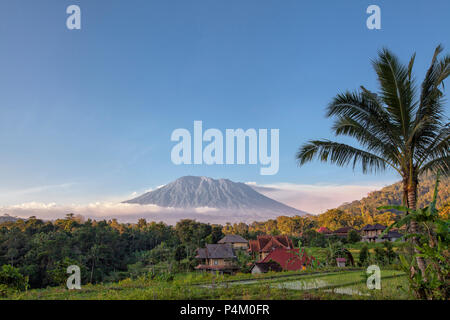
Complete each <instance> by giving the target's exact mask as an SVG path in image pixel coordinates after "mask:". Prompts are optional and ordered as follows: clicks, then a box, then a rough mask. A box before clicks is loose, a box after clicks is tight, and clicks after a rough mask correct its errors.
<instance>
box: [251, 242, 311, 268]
mask: <svg viewBox="0 0 450 320" xmlns="http://www.w3.org/2000/svg"><path fill="white" fill-rule="evenodd" d="M314 259H315V258H314V257H308V256H307V255H306V253H305V252H304V251H301V252H300V249H298V248H297V249H286V248H281V247H279V248H276V249H274V250H272V251H271V252H270V253H269V254H268V255H267V256H266V257H265V258H264V259H262V260H261V261H259V262H257V263H255V264H254V265H253V267H252V269H251V272H252V273H264V272H268V271H297V270H304V269H305V268H306V266H308V265H310V264H311V262H312V260H314ZM275 265H279V267H274V266H275ZM280 269H281V270H280Z"/></svg>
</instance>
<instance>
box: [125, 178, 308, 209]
mask: <svg viewBox="0 0 450 320" xmlns="http://www.w3.org/2000/svg"><path fill="white" fill-rule="evenodd" d="M124 203H134V204H140V205H149V204H153V205H157V206H160V207H171V208H182V209H193V208H205V207H208V208H214V209H222V210H234V211H249V212H250V211H251V212H259V213H261V214H263V213H265V214H269V213H270V214H273V216H274V217H276V216H279V215H289V216H293V215H306V214H307V212H304V211H301V210H297V209H295V208H292V207H289V206H287V205H285V204H283V203H281V202H278V201H275V200H273V199H271V198H268V197H266V196H264V195H262V194H261V193H259V192H257V191H256V190H254V189H253V188H252V187H250V186H248V185H246V184H245V183H240V182H233V181H230V180H228V179H218V180H215V179H212V178H208V177H196V176H186V177H181V178H179V179H177V180H175V181H174V182H171V183H169V184H167V185H165V186H163V187H160V188H158V189H156V190H154V191H150V192H147V193H145V194H143V195H141V196H139V197H137V198H134V199H131V200H127V201H124Z"/></svg>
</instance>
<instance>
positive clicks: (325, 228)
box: [317, 227, 333, 236]
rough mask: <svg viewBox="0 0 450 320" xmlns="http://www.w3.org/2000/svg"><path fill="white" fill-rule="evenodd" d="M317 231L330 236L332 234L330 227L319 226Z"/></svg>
mask: <svg viewBox="0 0 450 320" xmlns="http://www.w3.org/2000/svg"><path fill="white" fill-rule="evenodd" d="M317 232H318V233H321V234H323V235H324V236H330V235H332V233H333V232H332V231H331V230H330V229H328V228H327V227H320V228H319V229H317Z"/></svg>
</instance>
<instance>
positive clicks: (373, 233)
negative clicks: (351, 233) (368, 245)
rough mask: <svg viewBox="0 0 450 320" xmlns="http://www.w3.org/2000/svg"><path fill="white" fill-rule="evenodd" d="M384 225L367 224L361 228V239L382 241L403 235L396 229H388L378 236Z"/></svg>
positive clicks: (393, 239)
mask: <svg viewBox="0 0 450 320" xmlns="http://www.w3.org/2000/svg"><path fill="white" fill-rule="evenodd" d="M384 230H386V227H385V226H383V225H381V224H378V223H377V224H374V225H371V224H368V225H366V226H364V227H363V228H362V229H361V236H362V241H366V242H384V241H396V240H398V239H400V238H401V237H402V236H403V235H402V234H401V233H399V232H397V231H394V230H393V231H389V232H388V233H387V234H385V235H384V236H382V237H381V238H380V235H381V234H382V233H383V231H384Z"/></svg>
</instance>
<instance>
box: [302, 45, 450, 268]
mask: <svg viewBox="0 0 450 320" xmlns="http://www.w3.org/2000/svg"><path fill="white" fill-rule="evenodd" d="M442 51H443V49H442V47H441V46H438V47H437V48H436V50H435V52H434V55H433V58H432V61H431V65H430V67H429V69H428V71H427V72H426V75H425V79H424V80H423V82H422V85H421V90H420V92H417V88H416V81H415V78H414V77H413V66H414V60H415V54H414V55H413V56H412V57H411V59H410V61H409V63H408V64H406V65H405V64H402V63H401V62H400V61H399V59H398V58H397V57H396V56H395V55H394V54H393V53H392V52H391V51H389V50H388V49H383V50H381V51H380V52H379V54H378V58H377V59H375V60H373V62H372V65H373V68H374V70H375V73H376V74H377V79H378V83H379V89H380V90H379V92H378V93H375V92H372V91H370V90H368V89H366V88H365V87H364V86H361V88H360V90H357V91H353V92H350V91H347V92H344V93H341V94H338V95H337V96H336V97H335V98H334V99H333V100H332V102H331V103H330V104H329V106H328V110H327V117H332V118H334V119H335V121H334V125H333V128H332V129H333V131H334V133H335V134H336V135H337V136H347V137H351V138H354V139H355V140H356V141H357V142H358V144H359V146H352V145H349V144H345V143H341V142H335V141H330V140H312V141H309V142H308V143H305V144H304V145H303V146H301V147H300V149H299V151H298V153H297V159H298V163H299V165H304V164H305V163H307V162H310V161H311V160H313V159H314V158H317V159H319V160H320V161H323V162H330V163H333V164H336V165H338V166H347V165H351V166H353V168H357V167H359V168H361V169H362V171H363V173H372V172H381V171H384V170H386V169H387V168H390V169H392V170H394V171H396V172H397V173H398V174H399V175H400V177H401V178H402V191H403V199H402V200H403V204H404V205H405V206H407V207H408V208H411V209H413V210H414V209H416V207H417V191H418V185H419V178H420V177H421V176H422V175H423V174H425V173H427V172H431V171H436V170H441V171H442V172H444V173H448V172H449V171H450V155H449V150H450V141H449V134H450V125H449V123H448V118H447V117H446V116H445V108H444V102H445V100H444V93H443V91H442V89H443V87H444V81H445V80H446V78H447V77H448V76H449V75H450V55H447V56H445V57H443V58H441V59H440V58H439V55H440V54H441V53H442ZM409 228H410V231H411V232H412V233H414V234H415V233H417V231H418V230H417V223H416V222H415V221H414V220H410V224H409ZM412 240H413V242H414V243H415V244H416V245H417V242H418V239H417V237H413V238H412ZM416 258H417V263H418V267H419V269H420V271H421V273H422V275H423V276H425V273H426V265H425V263H424V260H423V258H422V257H421V256H419V255H417V256H416Z"/></svg>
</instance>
